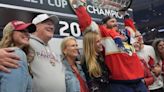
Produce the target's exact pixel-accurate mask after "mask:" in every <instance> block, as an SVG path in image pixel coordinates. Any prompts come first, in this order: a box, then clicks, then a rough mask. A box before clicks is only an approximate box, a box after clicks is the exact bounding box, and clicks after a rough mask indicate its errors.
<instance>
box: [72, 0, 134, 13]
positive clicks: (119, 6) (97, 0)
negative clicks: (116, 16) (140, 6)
mask: <svg viewBox="0 0 164 92" xmlns="http://www.w3.org/2000/svg"><path fill="white" fill-rule="evenodd" d="M69 2H70V5H71V6H72V8H73V9H74V8H76V7H78V6H79V5H83V6H87V2H90V3H91V4H92V5H93V6H95V7H98V8H102V9H111V10H116V11H127V10H128V8H130V6H131V4H132V0H69Z"/></svg>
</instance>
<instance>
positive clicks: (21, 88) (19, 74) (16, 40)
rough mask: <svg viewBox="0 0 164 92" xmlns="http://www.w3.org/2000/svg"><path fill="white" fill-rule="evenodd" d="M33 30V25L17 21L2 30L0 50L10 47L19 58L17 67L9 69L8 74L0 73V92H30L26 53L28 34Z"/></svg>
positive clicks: (27, 52)
mask: <svg viewBox="0 0 164 92" xmlns="http://www.w3.org/2000/svg"><path fill="white" fill-rule="evenodd" d="M35 29H36V27H35V25H34V24H31V23H24V22H22V21H18V20H14V21H11V22H9V23H8V24H7V25H6V26H5V28H4V29H3V38H2V40H1V42H0V48H9V47H12V49H13V50H14V52H13V53H15V54H16V55H17V56H18V57H19V58H20V61H19V67H18V68H17V69H10V70H11V72H10V73H4V72H0V92H32V89H31V77H30V75H29V71H28V63H27V58H28V57H31V56H30V54H29V51H28V50H29V32H30V33H31V32H34V31H35ZM26 55H28V56H26ZM29 59H30V58H29ZM29 59H28V60H29Z"/></svg>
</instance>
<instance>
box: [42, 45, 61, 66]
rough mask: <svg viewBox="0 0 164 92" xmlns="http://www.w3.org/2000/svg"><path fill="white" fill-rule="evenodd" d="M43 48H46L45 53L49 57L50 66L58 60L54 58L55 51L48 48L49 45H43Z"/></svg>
mask: <svg viewBox="0 0 164 92" xmlns="http://www.w3.org/2000/svg"><path fill="white" fill-rule="evenodd" d="M45 49H46V52H47V54H48V55H49V57H50V64H51V65H52V66H55V63H56V61H58V60H57V59H56V58H55V53H54V52H52V50H51V49H50V47H49V46H47V47H45Z"/></svg>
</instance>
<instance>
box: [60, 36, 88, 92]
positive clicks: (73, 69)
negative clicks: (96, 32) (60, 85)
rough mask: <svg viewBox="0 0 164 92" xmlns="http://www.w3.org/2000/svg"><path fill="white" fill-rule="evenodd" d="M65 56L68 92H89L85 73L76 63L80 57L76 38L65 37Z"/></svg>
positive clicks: (63, 50) (63, 47)
mask: <svg viewBox="0 0 164 92" xmlns="http://www.w3.org/2000/svg"><path fill="white" fill-rule="evenodd" d="M61 51H62V54H63V56H64V58H63V64H64V65H65V81H66V92H88V88H87V84H86V82H85V76H84V72H83V71H82V68H81V65H80V64H79V63H77V62H76V58H77V56H78V55H79V52H78V44H77V41H76V39H75V38H74V37H72V36H69V37H65V38H64V39H63V41H62V43H61Z"/></svg>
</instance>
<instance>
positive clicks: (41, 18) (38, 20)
mask: <svg viewBox="0 0 164 92" xmlns="http://www.w3.org/2000/svg"><path fill="white" fill-rule="evenodd" d="M47 19H51V20H52V21H53V22H54V24H55V25H56V24H58V23H59V18H58V17H57V16H56V15H48V14H39V15H37V16H36V17H35V18H34V19H33V20H32V23H33V24H38V23H41V22H43V21H45V20H47Z"/></svg>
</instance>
